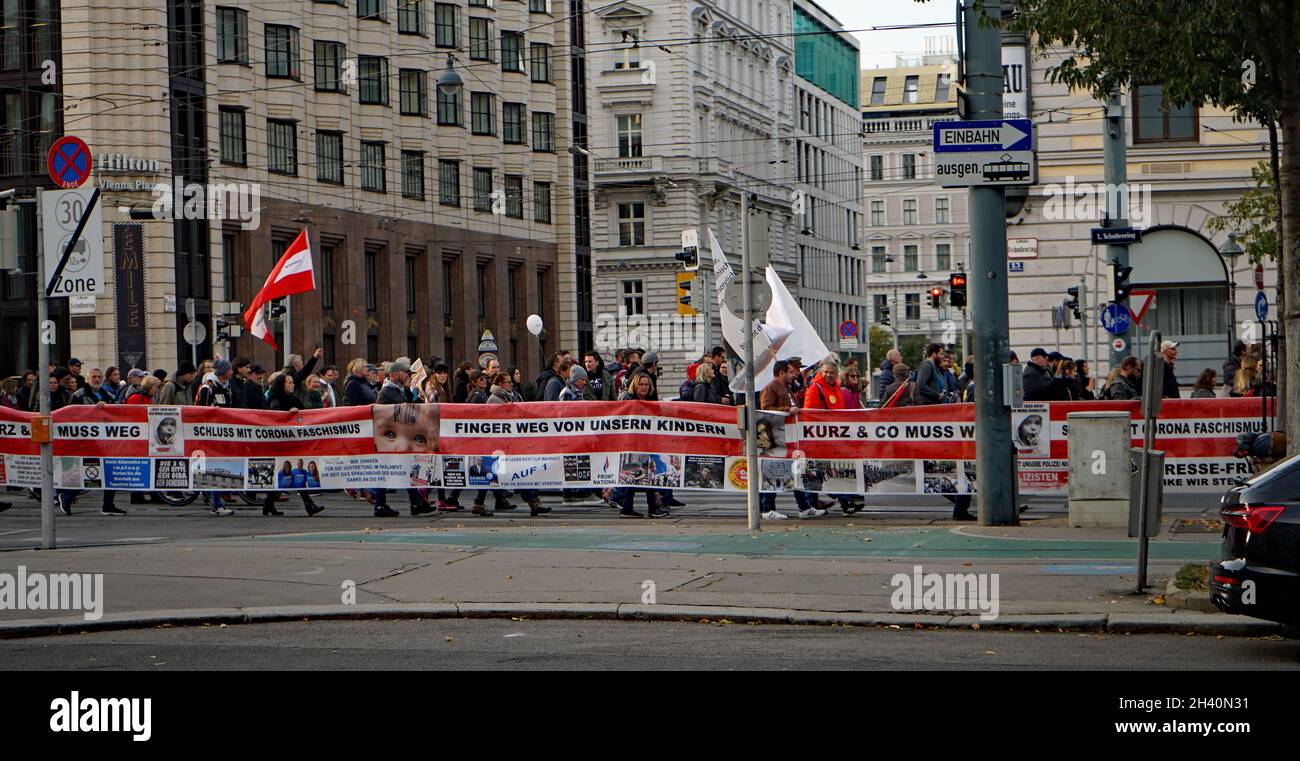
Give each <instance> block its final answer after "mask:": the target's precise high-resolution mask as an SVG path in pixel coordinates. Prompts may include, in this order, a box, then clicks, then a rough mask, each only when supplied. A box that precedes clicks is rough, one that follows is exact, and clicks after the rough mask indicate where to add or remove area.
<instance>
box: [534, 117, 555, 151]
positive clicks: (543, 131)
mask: <svg viewBox="0 0 1300 761" xmlns="http://www.w3.org/2000/svg"><path fill="white" fill-rule="evenodd" d="M533 150H534V151H543V152H546V153H551V152H554V151H555V114H545V113H542V112H540V111H534V112H533Z"/></svg>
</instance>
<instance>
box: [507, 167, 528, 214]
mask: <svg viewBox="0 0 1300 761" xmlns="http://www.w3.org/2000/svg"><path fill="white" fill-rule="evenodd" d="M505 190H506V216H507V217H514V218H515V219H523V218H524V178H523V177H520V176H519V175H517V174H507V175H506V179H505Z"/></svg>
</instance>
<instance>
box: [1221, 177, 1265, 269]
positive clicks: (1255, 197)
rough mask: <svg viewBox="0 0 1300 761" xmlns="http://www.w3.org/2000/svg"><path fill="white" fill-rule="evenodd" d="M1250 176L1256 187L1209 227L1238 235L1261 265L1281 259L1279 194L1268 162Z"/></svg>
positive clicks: (1243, 246)
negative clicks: (1279, 250)
mask: <svg viewBox="0 0 1300 761" xmlns="http://www.w3.org/2000/svg"><path fill="white" fill-rule="evenodd" d="M1250 176H1251V177H1252V178H1253V179H1254V180H1255V187H1253V188H1251V189H1249V190H1247V191H1246V192H1245V193H1242V194H1241V198H1238V199H1237V200H1236V201H1233V202H1232V203H1230V204H1228V207H1227V208H1228V211H1227V213H1226V214H1224V215H1223V216H1221V217H1211V218H1210V221H1209V222H1208V223H1207V225H1206V226H1207V227H1209V228H1210V229H1211V230H1214V231H1215V232H1225V231H1227V232H1230V233H1235V234H1236V236H1237V243H1239V244H1241V247H1242V248H1244V249H1245V250H1246V255H1247V256H1249V257H1250V261H1251V263H1252V264H1259V263H1260V262H1262V261H1264V260H1265V259H1269V260H1276V259H1277V250H1278V241H1277V218H1278V210H1277V192H1276V191H1275V189H1274V188H1273V170H1272V169H1271V168H1270V167H1269V165H1268V164H1267V163H1266V162H1263V161H1261V162H1259V165H1258V166H1256V167H1255V168H1254V169H1252V170H1250Z"/></svg>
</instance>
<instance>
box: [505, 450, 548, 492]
mask: <svg viewBox="0 0 1300 761" xmlns="http://www.w3.org/2000/svg"><path fill="white" fill-rule="evenodd" d="M497 478H498V481H499V482H500V484H501V486H505V487H508V488H511V489H556V488H559V487H562V486H564V481H565V478H564V459H563V458H562V457H561V456H559V455H549V456H547V455H526V456H520V457H502V458H500V459H498V460H497Z"/></svg>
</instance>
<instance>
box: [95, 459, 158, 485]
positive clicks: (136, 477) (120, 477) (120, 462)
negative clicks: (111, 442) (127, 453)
mask: <svg viewBox="0 0 1300 761" xmlns="http://www.w3.org/2000/svg"><path fill="white" fill-rule="evenodd" d="M149 463H150V460H149V458H147V457H106V458H104V488H105V489H149V488H150V486H149V483H150V481H149Z"/></svg>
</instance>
